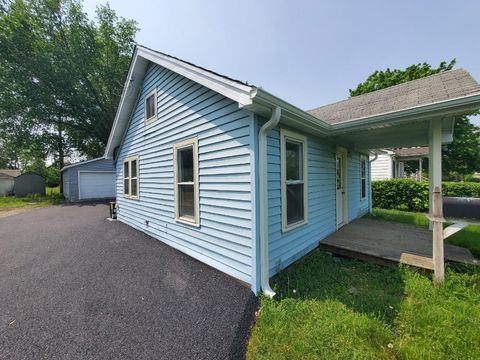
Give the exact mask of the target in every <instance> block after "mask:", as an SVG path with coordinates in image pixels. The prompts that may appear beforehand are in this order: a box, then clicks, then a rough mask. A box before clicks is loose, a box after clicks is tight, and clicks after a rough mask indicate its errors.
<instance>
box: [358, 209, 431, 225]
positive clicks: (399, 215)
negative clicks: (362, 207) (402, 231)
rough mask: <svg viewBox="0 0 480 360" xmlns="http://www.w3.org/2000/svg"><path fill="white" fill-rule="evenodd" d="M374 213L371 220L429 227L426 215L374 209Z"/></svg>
mask: <svg viewBox="0 0 480 360" xmlns="http://www.w3.org/2000/svg"><path fill="white" fill-rule="evenodd" d="M372 213H373V214H372V215H368V216H369V217H371V218H375V219H379V220H385V221H394V222H398V223H402V224H411V225H417V226H421V227H428V219H427V217H426V216H425V214H424V213H419V212H412V211H402V210H389V209H379V208H374V209H373V210H372Z"/></svg>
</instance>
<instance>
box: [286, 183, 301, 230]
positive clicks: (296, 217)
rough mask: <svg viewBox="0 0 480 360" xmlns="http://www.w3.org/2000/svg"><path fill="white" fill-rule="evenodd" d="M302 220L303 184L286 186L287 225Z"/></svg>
mask: <svg viewBox="0 0 480 360" xmlns="http://www.w3.org/2000/svg"><path fill="white" fill-rule="evenodd" d="M303 219H304V216H303V184H291V185H287V225H290V224H294V223H296V222H299V221H301V220H303Z"/></svg>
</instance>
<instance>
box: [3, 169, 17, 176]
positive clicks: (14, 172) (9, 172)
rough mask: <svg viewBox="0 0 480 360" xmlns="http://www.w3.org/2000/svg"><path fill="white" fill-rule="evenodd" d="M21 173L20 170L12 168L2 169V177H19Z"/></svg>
mask: <svg viewBox="0 0 480 360" xmlns="http://www.w3.org/2000/svg"><path fill="white" fill-rule="evenodd" d="M19 175H20V170H12V169H0V178H10V177H14V178H15V177H17V176H19Z"/></svg>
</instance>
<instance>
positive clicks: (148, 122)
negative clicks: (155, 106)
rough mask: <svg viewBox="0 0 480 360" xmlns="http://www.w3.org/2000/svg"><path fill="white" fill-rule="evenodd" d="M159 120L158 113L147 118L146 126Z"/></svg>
mask: <svg viewBox="0 0 480 360" xmlns="http://www.w3.org/2000/svg"><path fill="white" fill-rule="evenodd" d="M157 120H158V118H157V115H155V116H152V117H151V118H148V119H145V126H148V125H151V124H153V123H154V122H155V121H157Z"/></svg>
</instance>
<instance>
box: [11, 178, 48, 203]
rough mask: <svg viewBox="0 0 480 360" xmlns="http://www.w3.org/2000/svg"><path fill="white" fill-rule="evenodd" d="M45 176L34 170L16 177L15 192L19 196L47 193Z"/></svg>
mask: <svg viewBox="0 0 480 360" xmlns="http://www.w3.org/2000/svg"><path fill="white" fill-rule="evenodd" d="M45 185H46V182H45V178H44V177H43V176H40V175H38V174H36V173H34V172H26V173H23V174H22V175H19V176H17V177H16V178H15V184H14V185H13V194H14V195H15V196H18V197H24V196H27V195H34V194H38V195H42V196H43V195H45Z"/></svg>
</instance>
